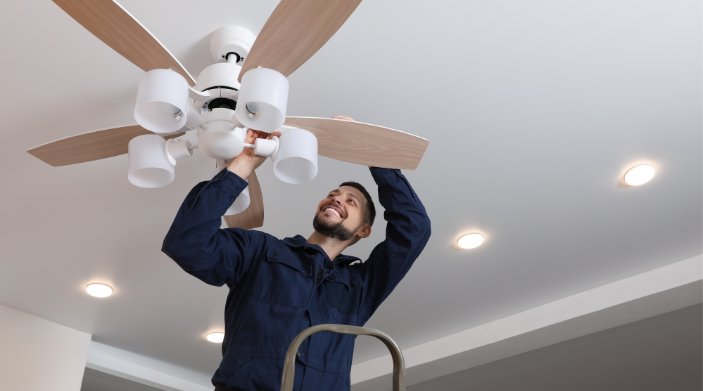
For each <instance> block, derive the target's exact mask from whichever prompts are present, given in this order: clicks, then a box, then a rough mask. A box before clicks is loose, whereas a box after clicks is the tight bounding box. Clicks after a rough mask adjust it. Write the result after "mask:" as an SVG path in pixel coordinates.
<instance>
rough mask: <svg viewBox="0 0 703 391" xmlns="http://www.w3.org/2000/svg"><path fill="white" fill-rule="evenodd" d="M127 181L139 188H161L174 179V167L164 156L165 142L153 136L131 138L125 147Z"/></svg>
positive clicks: (159, 137)
mask: <svg viewBox="0 0 703 391" xmlns="http://www.w3.org/2000/svg"><path fill="white" fill-rule="evenodd" d="M127 155H128V159H129V173H128V174H127V179H129V181H130V182H131V183H132V184H133V185H135V186H139V187H145V188H155V187H163V186H166V185H168V184H169V183H171V182H173V179H174V178H175V177H176V174H175V173H174V165H173V164H171V162H170V161H169V159H168V157H167V156H166V140H164V139H163V138H162V137H161V136H158V135H155V134H147V135H143V136H137V137H135V138H133V139H132V140H131V141H130V142H129V145H128V146H127Z"/></svg>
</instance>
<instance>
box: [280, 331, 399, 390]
mask: <svg viewBox="0 0 703 391" xmlns="http://www.w3.org/2000/svg"><path fill="white" fill-rule="evenodd" d="M320 331H326V332H328V333H337V334H352V335H368V336H371V337H376V338H378V339H380V340H381V342H383V344H384V345H386V347H387V348H388V350H390V352H391V356H392V357H393V391H405V359H404V358H403V352H401V351H400V348H399V347H398V344H397V343H395V341H394V340H393V339H392V338H391V337H390V336H389V335H388V334H386V333H384V332H383V331H380V330H376V329H372V328H369V327H358V326H348V325H341V324H320V325H317V326H312V327H309V328H307V329H305V330H303V331H302V332H300V334H298V335H297V336H296V337H295V338H294V339H293V342H291V344H290V346H289V347H288V352H287V353H286V361H285V364H284V365H283V378H282V379H281V391H292V390H293V379H294V377H295V356H296V354H297V353H298V349H299V348H300V345H301V344H302V343H303V341H304V340H305V339H306V338H308V337H309V336H311V335H312V334H315V333H317V332H320Z"/></svg>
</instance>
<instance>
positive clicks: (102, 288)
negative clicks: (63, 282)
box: [85, 284, 112, 298]
mask: <svg viewBox="0 0 703 391" xmlns="http://www.w3.org/2000/svg"><path fill="white" fill-rule="evenodd" d="M85 290H86V291H87V292H88V294H89V295H91V296H93V297H100V298H102V297H108V296H110V295H111V294H112V288H110V287H109V286H107V285H105V284H90V285H88V287H86V289H85Z"/></svg>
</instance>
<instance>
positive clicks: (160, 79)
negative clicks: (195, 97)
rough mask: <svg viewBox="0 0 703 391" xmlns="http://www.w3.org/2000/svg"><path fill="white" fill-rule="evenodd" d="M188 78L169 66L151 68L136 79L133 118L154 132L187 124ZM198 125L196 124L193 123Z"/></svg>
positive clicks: (162, 131) (165, 131)
mask: <svg viewBox="0 0 703 391" xmlns="http://www.w3.org/2000/svg"><path fill="white" fill-rule="evenodd" d="M188 90H189V87H188V82H187V81H186V79H185V78H184V77H183V76H181V75H179V74H178V73H176V72H174V71H171V70H169V69H153V70H151V71H149V72H146V73H145V74H144V76H142V78H141V80H139V90H138V91H137V105H136V106H135V108H134V119H135V120H136V121H137V123H138V124H139V125H141V126H142V127H143V128H144V129H147V130H151V131H152V132H154V133H160V134H169V133H173V132H175V131H177V130H179V129H181V128H182V127H184V126H185V125H186V117H187V115H188V113H189V110H188ZM196 126H197V125H196Z"/></svg>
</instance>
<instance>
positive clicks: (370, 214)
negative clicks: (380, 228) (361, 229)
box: [339, 182, 376, 226]
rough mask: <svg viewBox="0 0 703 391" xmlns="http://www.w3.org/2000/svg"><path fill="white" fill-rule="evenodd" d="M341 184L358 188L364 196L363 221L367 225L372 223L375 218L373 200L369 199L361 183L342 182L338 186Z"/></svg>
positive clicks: (369, 196)
mask: <svg viewBox="0 0 703 391" xmlns="http://www.w3.org/2000/svg"><path fill="white" fill-rule="evenodd" d="M342 186H350V187H353V188H355V189H356V190H359V191H360V192H361V194H363V195H364V197H366V213H365V214H364V222H365V223H366V224H368V225H369V226H372V225H373V221H374V220H375V219H376V206H374V204H373V200H372V199H371V195H370V194H369V192H368V191H366V188H364V186H362V185H361V183H357V182H344V183H342V184H341V185H339V187H342Z"/></svg>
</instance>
